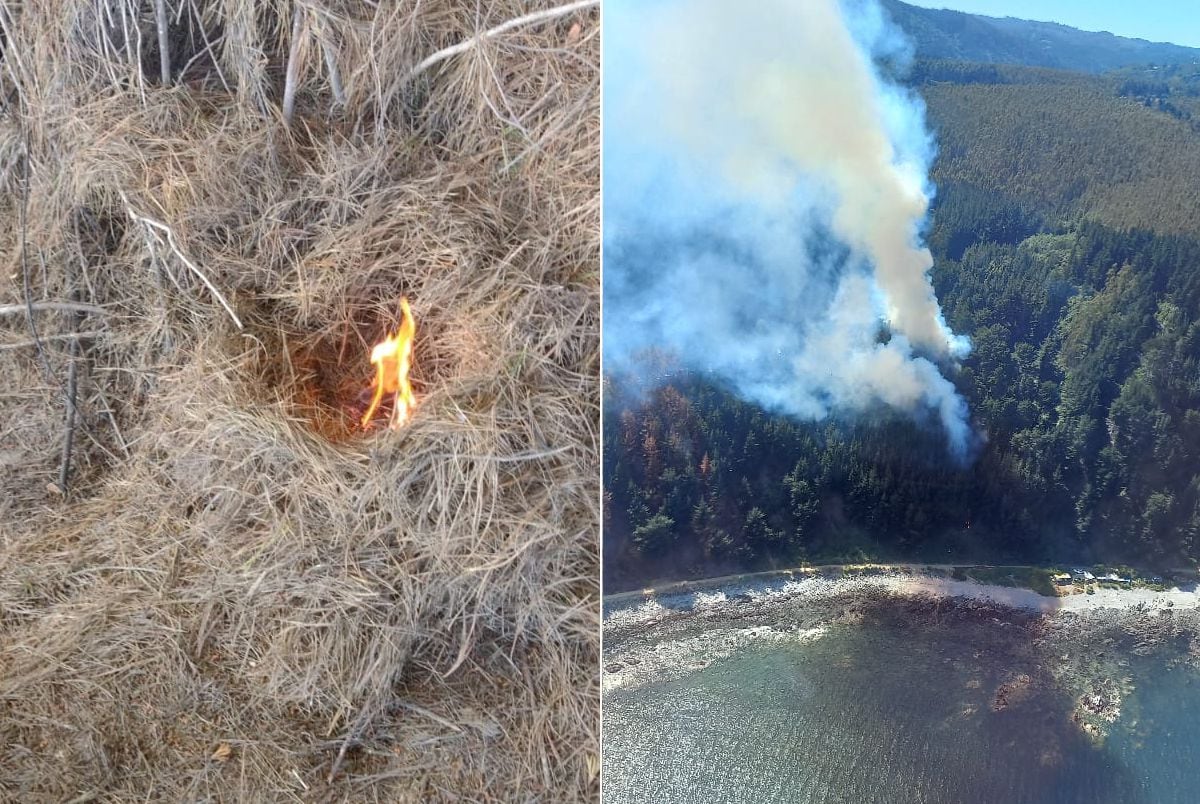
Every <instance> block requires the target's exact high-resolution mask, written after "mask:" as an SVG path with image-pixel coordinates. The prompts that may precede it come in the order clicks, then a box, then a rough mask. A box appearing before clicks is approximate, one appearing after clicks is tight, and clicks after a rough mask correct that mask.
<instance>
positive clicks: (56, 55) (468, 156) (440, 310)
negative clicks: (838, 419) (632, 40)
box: [0, 0, 599, 801]
mask: <svg viewBox="0 0 1200 804" xmlns="http://www.w3.org/2000/svg"><path fill="white" fill-rule="evenodd" d="M158 5H159V4H156V3H155V2H150V1H149V0H146V1H145V2H142V3H141V4H140V6H139V5H138V3H136V2H132V0H129V1H127V0H46V1H45V2H40V1H39V2H36V3H35V2H25V3H24V4H21V3H18V4H16V5H13V4H9V5H8V7H7V9H8V10H7V11H4V10H0V22H2V23H3V25H2V26H0V38H2V41H3V44H2V45H0V47H2V52H3V61H2V62H0V102H3V104H4V106H3V108H2V110H0V219H3V220H5V221H8V222H11V225H9V226H5V227H2V228H0V263H2V264H3V267H4V271H3V274H2V275H0V372H2V373H3V376H4V377H6V379H7V381H6V382H5V383H4V384H3V387H2V389H0V485H2V486H3V491H4V493H3V495H0V799H4V800H22V801H67V800H72V799H74V800H79V801H83V800H89V801H129V800H171V801H199V800H206V801H267V800H303V801H318V800H319V801H340V800H346V801H349V800H353V801H371V800H380V801H382V800H388V801H395V800H438V799H444V800H452V799H453V800H458V799H461V798H472V799H476V800H488V799H497V800H500V799H503V800H512V799H543V800H548V801H560V800H572V799H580V798H589V797H590V798H594V797H595V795H596V789H597V788H596V785H597V780H596V773H597V770H598V761H597V758H598V728H599V717H598V693H599V680H598V671H597V668H598V644H597V643H598V633H599V604H598V578H597V575H598V567H599V563H598V556H597V550H598V537H597V530H598V521H599V516H598V503H599V488H598V486H599V478H598V473H599V468H598V466H599V464H598V457H597V453H598V434H597V422H598V417H599V380H598V377H599V348H598V347H599V253H598V252H599V197H598V196H599V194H598V186H599V115H598V110H599V92H598V83H599V82H598V62H599V41H598V37H599V32H598V28H599V19H598V13H597V11H596V9H595V8H594V7H593V6H587V7H580V8H575V9H574V10H572V11H571V12H570V13H567V14H563V15H559V16H554V17H548V18H544V19H535V20H531V21H529V20H527V21H525V22H523V23H522V24H520V25H515V26H510V27H508V28H506V29H505V30H503V31H501V32H498V33H497V34H496V35H494V36H490V37H480V38H479V39H477V40H472V37H473V36H474V35H475V33H476V32H479V31H488V30H493V29H496V28H497V27H498V26H501V25H503V24H504V23H505V22H507V21H509V20H512V19H515V18H518V17H521V16H522V15H524V14H527V13H529V12H530V10H531V8H530V6H529V5H527V4H526V3H522V2H517V0H500V2H494V3H488V4H482V5H476V4H463V3H452V2H447V1H445V0H441V1H439V2H428V0H426V2H422V3H419V4H417V3H408V2H402V3H395V4H393V3H374V2H367V0H325V2H316V1H315V0H314V2H303V3H295V4H293V3H291V2H284V1H283V0H269V1H268V2H264V3H260V4H253V5H252V4H249V3H246V2H242V1H241V0H232V1H230V0H226V1H225V2H203V1H202V0H194V1H192V0H188V2H181V1H180V0H171V2H165V3H163V4H161V5H162V6H163V7H164V14H163V18H165V20H166V26H165V28H163V29H162V31H163V33H162V35H161V36H160V35H159V30H160V28H159V22H161V21H162V20H161V19H160V18H159V16H158V15H157V14H156V11H157V10H158V9H157V6H158ZM576 5H577V6H582V5H583V4H576ZM534 10H536V9H534ZM467 41H474V42H475V44H474V45H473V46H469V47H467V48H465V49H460V50H461V52H455V53H454V54H453V55H450V56H449V57H447V58H442V59H439V60H436V61H434V62H432V63H428V62H429V56H430V54H433V53H435V52H437V51H439V50H440V49H443V48H446V47H450V46H453V45H455V44H456V43H461V42H467ZM160 43H161V44H160ZM164 51H166V53H165V55H164ZM423 63H426V64H427V66H425V67H424V68H422V69H421V71H419V72H417V73H416V74H415V75H414V68H415V67H416V66H418V65H421V64H423ZM164 77H165V78H166V79H167V80H166V81H164V80H163V79H164ZM285 116H290V117H291V120H290V123H289V122H288V121H287V120H286V119H285ZM402 297H407V299H408V300H409V301H410V303H411V309H412V312H413V315H414V318H415V320H416V322H417V336H416V339H415V341H414V348H413V353H412V371H411V379H412V383H413V387H414V391H415V394H416V397H417V407H416V409H415V411H414V412H413V413H412V415H411V417H410V419H409V421H408V422H407V424H405V426H404V427H402V428H400V429H389V428H387V427H383V426H376V427H373V428H371V429H370V430H369V431H367V432H363V429H362V428H361V426H359V425H360V421H359V419H360V417H361V416H362V415H363V413H364V411H365V408H366V403H367V402H369V401H370V396H369V394H368V396H367V398H366V400H364V399H363V398H362V395H363V391H364V389H365V390H367V391H368V392H369V391H370V390H371V389H372V380H373V378H374V377H375V376H376V368H375V367H374V366H373V365H372V364H371V362H370V353H371V347H372V346H373V345H374V344H375V343H378V342H379V341H381V340H382V339H383V338H384V337H385V336H386V335H387V334H388V333H389V332H395V331H396V329H397V327H398V326H399V325H400V324H401V316H400V309H399V300H400V299H401V298H402ZM27 302H28V303H27ZM27 319H31V320H32V323H33V327H32V328H31V327H30V321H29V320H27ZM31 329H32V330H36V334H35V333H34V332H33V331H31ZM35 342H36V343H35ZM71 365H74V366H75V369H74V370H73V371H72V370H70V369H69V367H70V366H71ZM72 377H73V378H74V379H73V380H72ZM70 399H74V407H75V408H76V410H77V422H76V424H75V426H74V427H73V428H72V429H73V431H74V432H75V437H74V443H73V446H72V447H71V448H70V449H64V440H65V438H66V433H67V431H68V428H67V426H66V423H65V420H66V415H67V414H66V411H67V410H68V409H69V407H70V406H71V403H70V402H69V400H70ZM382 418H383V413H382V411H381V413H380V415H379V416H376V420H380V419H382ZM64 457H69V459H70V470H69V472H67V473H66V476H65V482H63V480H64V479H63V478H62V477H61V475H62V471H61V467H62V464H63V459H64Z"/></svg>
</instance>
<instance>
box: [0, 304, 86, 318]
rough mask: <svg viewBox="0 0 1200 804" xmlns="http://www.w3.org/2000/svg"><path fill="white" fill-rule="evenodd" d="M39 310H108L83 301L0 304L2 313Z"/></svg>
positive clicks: (81, 311)
mask: <svg viewBox="0 0 1200 804" xmlns="http://www.w3.org/2000/svg"><path fill="white" fill-rule="evenodd" d="M37 310H57V311H59V312H62V313H100V314H104V313H107V312H108V311H107V310H105V309H104V308H103V307H97V306H96V305H94V304H84V303H82V302H56V301H42V302H35V301H31V302H29V303H28V304H0V315H13V314H15V313H22V314H24V313H27V312H31V311H37Z"/></svg>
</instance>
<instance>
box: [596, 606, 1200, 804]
mask: <svg viewBox="0 0 1200 804" xmlns="http://www.w3.org/2000/svg"><path fill="white" fill-rule="evenodd" d="M735 632H736V629H734V631H731V630H730V628H729V624H728V622H723V623H722V624H721V625H720V627H717V626H714V625H713V624H711V623H704V622H697V623H694V624H691V625H690V626H689V627H688V628H687V629H685V631H684V632H683V633H680V632H679V631H678V629H676V630H675V631H673V632H672V633H671V634H670V635H669V636H667V637H664V638H663V641H662V644H658V645H655V644H652V643H653V642H654V639H655V638H654V637H653V636H650V637H647V636H646V635H645V634H641V635H639V636H638V639H639V640H640V641H641V643H642V644H641V647H642V649H643V655H648V656H650V657H651V658H653V657H655V656H665V657H666V660H664V661H662V662H660V663H658V664H657V665H655V663H654V662H653V661H649V662H642V663H639V666H637V667H634V668H632V669H633V670H637V671H639V673H640V675H638V676H637V680H636V682H634V683H627V684H624V685H622V684H619V683H618V684H609V685H607V689H606V694H605V698H604V800H605V801H606V802H614V803H616V804H619V803H621V802H629V803H630V804H634V802H637V803H638V804H640V803H641V802H718V801H728V802H776V801H778V802H855V803H858V802H862V803H863V804H866V803H867V802H888V803H889V804H891V803H892V802H946V804H964V803H966V802H978V803H979V804H984V803H985V802H1112V803H1113V804H1141V803H1142V802H1144V803H1145V804H1172V802H1180V803H1181V804H1183V803H1184V802H1186V803H1187V804H1194V802H1198V801H1200V674H1198V673H1197V671H1196V669H1195V663H1194V662H1193V663H1190V664H1189V663H1187V662H1178V661H1172V659H1173V658H1177V656H1176V655H1175V654H1173V653H1172V651H1175V653H1176V654H1177V653H1178V652H1179V651H1178V650H1176V649H1175V648H1171V647H1167V648H1162V649H1160V650H1157V651H1156V653H1155V654H1154V655H1153V656H1137V655H1129V656H1127V657H1125V656H1122V657H1119V658H1118V657H1109V658H1110V659H1112V660H1113V661H1114V662H1116V661H1119V662H1120V665H1119V667H1120V673H1121V674H1122V675H1123V676H1124V677H1125V678H1126V679H1127V680H1128V681H1129V684H1127V685H1126V694H1125V695H1124V697H1123V698H1122V700H1121V703H1120V716H1119V717H1117V719H1116V721H1115V722H1114V723H1112V724H1111V726H1109V727H1108V733H1107V734H1105V735H1104V736H1103V737H1102V738H1097V736H1096V735H1089V734H1087V733H1086V732H1085V731H1084V730H1083V728H1081V725H1080V723H1079V722H1078V721H1077V720H1076V719H1073V718H1074V714H1073V713H1074V712H1075V711H1076V709H1077V704H1078V700H1079V697H1078V695H1077V694H1076V693H1074V692H1072V691H1070V690H1068V689H1064V684H1063V683H1061V680H1056V679H1055V678H1054V676H1053V674H1052V673H1050V672H1049V669H1048V666H1049V665H1050V664H1051V663H1052V662H1053V661H1056V660H1057V659H1058V657H1051V656H1047V655H1045V651H1044V650H1041V651H1039V650H1038V649H1036V648H1035V646H1033V645H1032V644H1030V643H1029V641H1028V640H1027V639H1026V636H1025V634H1026V632H1027V629H1024V628H1023V627H1022V626H1021V625H1020V624H1014V623H1012V622H1008V621H1006V620H1005V618H1003V617H998V618H996V617H983V618H968V619H967V620H965V621H951V622H950V623H949V624H946V623H940V624H939V623H937V622H934V621H931V620H929V618H921V619H919V620H918V621H915V622H909V621H906V620H905V618H903V617H891V618H889V617H872V618H868V619H867V620H866V621H863V622H860V623H855V624H842V625H833V626H830V627H828V628H826V629H822V630H821V631H820V633H819V634H813V635H812V638H807V639H788V638H777V639H763V638H754V639H740V640H739V639H735V638H733V637H731V636H730V634H731V633H735ZM1029 633H1034V632H1033V631H1029ZM708 635H713V637H712V638H711V639H707V636H708ZM751 636H754V634H753V633H751ZM784 636H785V637H786V635H784ZM628 641H629V640H627V639H625V638H622V637H617V638H615V639H613V640H611V641H610V640H609V638H608V636H607V635H606V647H605V653H606V657H607V656H611V655H616V654H619V653H620V652H621V651H622V649H623V648H624V647H626V644H625V643H627V642H628ZM679 646H685V647H686V649H684V648H681V647H679ZM705 646H707V647H705ZM1057 649H1061V647H1060V646H1056V650H1057ZM1094 649H1095V648H1094V647H1088V648H1086V650H1094ZM1067 650H1070V649H1067ZM1109 650H1110V651H1112V650H1114V649H1113V648H1110V649H1109ZM706 654H707V655H706ZM1062 658H1067V657H1066V656H1065V655H1064V656H1063V657H1062ZM1085 658H1089V659H1090V657H1085ZM635 661H636V660H635ZM647 665H651V666H650V667H647ZM1114 666H1117V665H1115V664H1114ZM630 669H631V668H625V669H624V670H622V671H620V672H625V673H628V672H629V670H630ZM620 672H618V674H617V675H616V676H612V675H611V674H610V677H606V681H613V680H618V681H619V676H620ZM1014 679H1029V680H1030V683H1027V684H1020V683H1017V684H1015V685H1014V684H1013V680H1014ZM1006 683H1008V684H1010V685H1011V686H1012V692H1011V694H1008V695H1003V696H1000V695H999V693H998V691H999V690H1002V689H1004V685H1005V684H1006ZM999 698H1002V699H1003V700H999Z"/></svg>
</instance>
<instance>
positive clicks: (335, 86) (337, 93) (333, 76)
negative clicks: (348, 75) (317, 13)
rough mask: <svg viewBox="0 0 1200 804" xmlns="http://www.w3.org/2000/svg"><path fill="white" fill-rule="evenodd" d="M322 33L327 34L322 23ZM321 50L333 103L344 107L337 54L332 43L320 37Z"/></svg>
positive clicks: (344, 92) (344, 101) (343, 91)
mask: <svg viewBox="0 0 1200 804" xmlns="http://www.w3.org/2000/svg"><path fill="white" fill-rule="evenodd" d="M322 29H323V31H322V33H327V29H325V27H324V23H322ZM321 50H322V52H324V54H325V70H326V72H328V73H329V87H330V88H331V89H332V90H333V101H334V103H336V104H338V105H339V106H345V105H346V90H345V89H344V88H343V87H342V73H341V71H340V70H339V69H338V63H337V52H336V51H335V50H334V47H333V42H331V41H330V40H329V39H328V38H327V37H326V36H324V35H323V36H321Z"/></svg>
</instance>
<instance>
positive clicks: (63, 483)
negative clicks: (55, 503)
mask: <svg viewBox="0 0 1200 804" xmlns="http://www.w3.org/2000/svg"><path fill="white" fill-rule="evenodd" d="M75 237H76V239H77V240H78V238H79V222H78V220H76V222H75ZM83 259H84V258H83V252H82V251H80V254H79V260H80V262H83ZM64 268H65V273H66V276H67V286H68V287H69V288H70V292H71V295H72V296H76V295H78V293H79V289H78V288H79V284H78V282H75V281H72V277H71V269H70V263H69V261H68V262H66V264H65V265H64ZM80 316H81V313H79V312H78V311H75V312H72V313H71V314H70V322H71V326H70V328H71V331H72V332H75V331H77V330H78V329H79V319H80ZM67 361H68V362H67V413H66V423H65V424H64V427H65V429H66V431H67V432H66V435H65V436H63V447H62V457H61V458H60V459H59V465H58V490H59V491H61V492H62V493H63V495H64V496H65V495H66V493H67V490H68V489H69V488H70V486H69V485H68V483H69V482H70V479H71V448H72V447H73V446H74V445H75V416H76V413H77V410H76V407H75V400H76V398H77V396H78V393H79V339H78V338H72V339H71V341H70V343H68V344H67Z"/></svg>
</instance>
